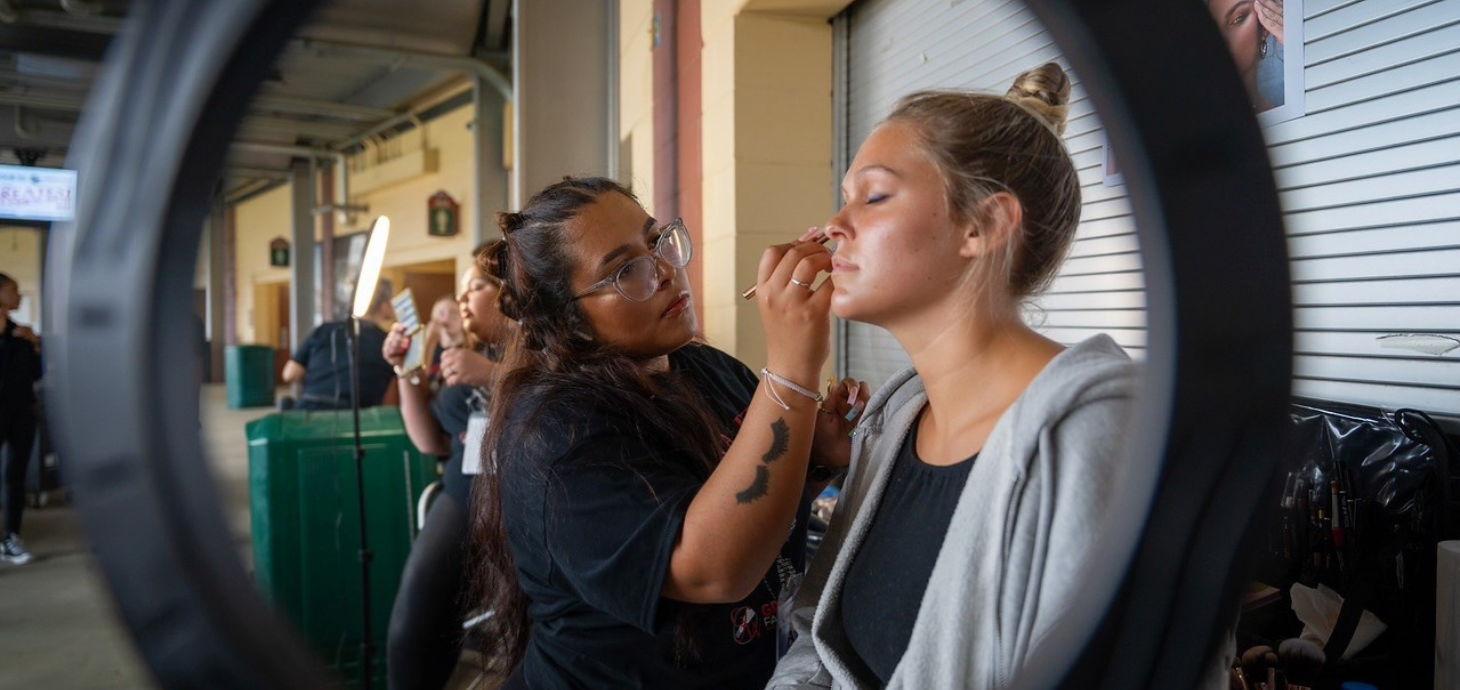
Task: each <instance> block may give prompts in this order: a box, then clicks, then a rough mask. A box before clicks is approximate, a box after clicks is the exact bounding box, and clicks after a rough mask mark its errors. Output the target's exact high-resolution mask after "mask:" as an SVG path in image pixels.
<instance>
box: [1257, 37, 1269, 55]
mask: <svg viewBox="0 0 1460 690" xmlns="http://www.w3.org/2000/svg"><path fill="white" fill-rule="evenodd" d="M1257 59H1259V60H1266V59H1267V37H1266V36H1263V37H1262V47H1261V48H1258V49H1257Z"/></svg>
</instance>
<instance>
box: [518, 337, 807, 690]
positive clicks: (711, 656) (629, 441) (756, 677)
mask: <svg viewBox="0 0 1460 690" xmlns="http://www.w3.org/2000/svg"><path fill="white" fill-rule="evenodd" d="M670 366H671V368H672V369H673V370H674V371H677V372H680V373H682V374H684V375H685V376H686V378H687V380H688V381H689V383H690V385H692V386H694V387H695V388H697V389H698V390H699V391H700V392H701V393H702V394H703V396H704V398H705V400H706V401H707V402H708V403H709V405H710V407H711V409H712V410H713V411H715V412H716V413H717V415H718V416H719V417H720V418H721V419H723V420H724V424H725V428H724V429H723V431H724V434H725V436H726V438H727V439H728V438H731V437H733V436H734V434H735V432H736V431H737V430H738V427H739V422H740V418H741V415H742V414H743V413H744V411H745V409H746V408H747V407H749V405H750V401H751V396H752V395H753V394H754V392H755V389H756V386H757V380H756V378H755V375H754V374H752V373H751V372H750V370H749V369H746V368H745V365H743V364H741V363H740V362H738V361H736V360H734V359H733V358H731V357H730V356H729V355H726V354H725V353H723V352H720V351H718V350H715V349H713V348H710V347H707V346H699V345H691V346H688V347H684V348H681V349H680V350H679V351H678V352H675V353H674V354H672V355H671V356H670ZM524 411H533V412H532V413H527V412H524ZM626 417H627V415H624V414H622V413H621V412H620V411H615V410H587V409H582V408H580V407H575V406H574V405H573V404H572V401H563V400H553V401H548V400H528V401H524V402H523V403H522V404H519V405H517V406H515V408H514V412H513V413H512V414H511V415H509V419H508V420H505V421H504V420H499V421H500V422H501V423H506V424H508V425H509V428H508V429H507V430H506V431H505V433H504V437H503V439H502V442H501V443H500V445H499V446H498V455H499V458H500V461H499V465H498V466H499V471H498V478H499V480H500V481H501V482H502V508H503V513H504V517H505V521H506V524H507V526H508V532H509V538H510V541H511V545H512V552H513V556H514V559H515V563H516V568H517V576H518V579H519V582H520V584H521V586H522V589H523V591H524V592H525V593H526V594H527V596H528V597H529V598H530V599H531V604H530V605H529V608H528V615H529V617H530V618H531V620H532V626H533V628H532V634H531V638H530V640H529V643H528V650H527V654H526V657H525V659H524V661H523V666H522V669H521V672H522V675H523V677H524V678H525V680H526V681H527V685H528V686H529V687H531V688H533V689H534V690H559V689H567V688H575V689H576V688H583V689H591V690H604V689H609V688H674V689H676V690H679V689H692V688H755V689H757V690H759V688H762V687H764V685H765V683H766V681H767V680H769V678H770V674H771V671H772V670H773V669H774V668H775V662H776V624H777V613H778V608H779V604H778V601H777V596H778V594H779V593H780V589H781V587H782V577H783V571H785V570H796V569H797V566H798V565H799V564H795V563H793V562H792V560H791V559H790V558H789V557H788V556H787V555H783V556H782V558H781V559H778V561H777V564H776V565H773V566H772V567H771V569H770V570H769V571H768V572H767V573H766V577H765V578H764V580H763V582H762V584H761V585H760V586H759V587H757V588H756V590H755V592H754V593H752V594H751V595H750V596H749V597H747V598H746V599H744V600H742V601H739V602H736V603H733V604H726V605H697V606H691V605H686V604H681V603H679V602H675V601H672V600H669V599H665V598H662V597H661V596H660V590H661V588H662V587H663V584H664V579H665V577H666V576H667V574H668V571H669V561H670V557H671V555H672V553H673V550H674V544H675V542H676V540H677V539H678V537H679V533H680V529H681V528H682V527H683V523H684V516H685V512H686V510H687V509H688V507H689V504H690V502H691V501H692V500H693V499H694V497H695V494H696V492H698V491H699V489H700V487H701V486H703V483H704V482H703V479H702V478H700V477H698V476H696V474H695V473H693V472H692V471H690V470H689V469H676V468H674V467H670V468H666V467H663V466H654V465H651V464H649V463H648V462H647V460H648V459H650V458H660V459H663V458H665V457H668V454H669V453H672V452H673V451H671V450H670V449H667V448H664V447H663V444H655V443H653V442H649V441H646V440H643V439H641V438H638V437H637V435H636V433H635V426H634V421H633V420H632V419H627V418H626ZM523 418H526V419H531V420H533V423H534V424H535V425H536V426H535V427H534V430H535V431H537V432H540V433H539V434H537V435H536V437H537V438H538V439H539V440H540V441H541V443H540V444H525V443H521V442H519V441H518V440H517V439H519V438H520V437H521V434H520V433H518V432H517V430H515V429H513V428H512V426H511V425H512V424H513V423H514V422H513V420H515V419H523ZM800 522H802V523H803V524H804V520H803V521H800ZM793 532H794V533H795V534H800V535H802V538H800V539H798V538H797V537H795V536H793V537H792V539H791V542H792V543H799V542H804V529H797V530H793ZM783 554H788V551H787V550H783ZM785 574H786V575H790V574H791V573H785ZM686 606H689V607H690V608H689V611H690V613H689V614H687V615H691V616H693V618H692V619H691V620H692V621H693V622H692V623H689V624H688V627H690V628H691V630H690V637H691V639H693V640H694V641H695V642H696V643H697V645H698V647H699V651H700V654H699V656H698V658H697V659H692V660H687V661H681V662H676V658H677V655H676V633H677V631H678V630H677V624H676V622H677V619H678V618H679V613H680V611H681V610H682V609H683V607H686Z"/></svg>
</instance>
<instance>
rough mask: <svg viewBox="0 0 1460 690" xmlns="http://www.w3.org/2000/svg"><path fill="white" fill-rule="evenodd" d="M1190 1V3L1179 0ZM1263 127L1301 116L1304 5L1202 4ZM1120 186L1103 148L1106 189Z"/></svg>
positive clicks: (1237, 0)
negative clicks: (1233, 64)
mask: <svg viewBox="0 0 1460 690" xmlns="http://www.w3.org/2000/svg"><path fill="white" fill-rule="evenodd" d="M1184 1H1187V2H1190V1H1191V0H1184ZM1201 1H1202V3H1203V4H1204V5H1205V6H1206V10H1207V13H1208V14H1209V15H1211V18H1212V21H1213V22H1214V23H1216V25H1217V29H1218V30H1219V31H1221V34H1222V39H1223V40H1224V41H1225V42H1226V44H1227V50H1228V51H1229V52H1230V53H1231V54H1232V61H1233V62H1234V63H1235V64H1236V67H1237V74H1238V76H1240V77H1241V79H1242V85H1243V86H1244V87H1246V90H1247V98H1248V99H1249V100H1251V101H1252V111H1253V112H1254V113H1255V114H1256V115H1257V122H1258V124H1259V125H1261V126H1262V127H1270V126H1272V125H1275V124H1277V123H1279V122H1286V121H1288V120H1292V119H1294V118H1298V117H1302V115H1303V109H1304V104H1303V94H1304V91H1303V87H1304V85H1303V0H1201ZM1121 184H1125V180H1124V177H1123V176H1122V175H1121V173H1120V168H1119V166H1118V165H1117V164H1116V161H1115V159H1114V156H1113V154H1112V153H1111V147H1110V145H1109V144H1106V146H1105V186H1107V187H1114V186H1117V185H1121Z"/></svg>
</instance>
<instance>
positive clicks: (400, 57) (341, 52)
mask: <svg viewBox="0 0 1460 690" xmlns="http://www.w3.org/2000/svg"><path fill="white" fill-rule="evenodd" d="M509 4H510V3H508V2H507V1H506V0H493V1H492V2H489V3H488V5H487V10H486V12H485V14H486V15H487V17H486V20H487V29H488V32H489V33H488V34H487V38H488V40H489V41H491V40H492V34H491V33H490V32H491V31H495V32H496V34H497V36H496V40H495V42H494V43H489V44H488V45H489V49H490V50H496V49H497V48H498V47H500V45H501V38H502V34H503V33H505V31H506V25H507V11H508V10H509V9H510V8H509V7H508V5H509ZM22 25H24V26H23V27H22ZM121 25H122V23H121V20H120V19H113V18H110V17H79V16H75V15H70V14H66V13H64V12H46V11H39V10H32V11H25V12H21V14H20V22H18V23H17V24H16V25H13V26H11V27H8V28H10V29H12V33H16V34H21V33H24V34H32V33H37V32H42V31H53V32H57V35H64V36H70V37H72V38H75V37H79V36H85V35H88V34H89V35H91V36H96V37H101V36H105V37H107V38H106V39H95V42H94V43H87V44H86V47H87V48H89V49H90V50H91V51H92V52H94V53H95V57H94V58H90V59H91V60H92V61H98V60H100V59H101V55H102V52H103V51H105V49H106V44H107V42H108V40H109V39H110V37H111V36H112V35H114V34H116V32H117V30H118V29H119V28H120V27H121ZM77 40H81V39H77ZM36 42H37V43H39V41H36ZM0 45H3V35H0ZM287 53H303V54H305V55H320V56H334V57H354V58H359V59H364V60H371V61H374V62H379V63H382V64H394V65H411V66H415V67H421V68H424V69H434V70H439V71H443V72H465V73H468V74H476V75H479V76H481V78H482V79H484V80H486V82H487V83H488V84H491V85H492V87H493V88H495V89H497V91H498V92H500V93H501V94H502V95H503V96H505V97H507V98H509V99H510V98H512V80H511V78H509V77H508V76H506V75H504V74H503V73H502V72H501V70H499V69H497V68H496V67H493V66H492V65H490V64H488V63H486V62H483V61H482V60H479V59H477V58H471V57H459V56H453V55H436V54H432V53H415V52H410V51H403V50H393V49H388V48H375V47H371V46H359V45H352V44H347V43H335V42H332V41H319V40H314V39H305V38H296V39H294V40H292V41H289V43H288V48H286V54H287Z"/></svg>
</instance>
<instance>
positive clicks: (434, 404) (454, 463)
mask: <svg viewBox="0 0 1460 690" xmlns="http://www.w3.org/2000/svg"><path fill="white" fill-rule="evenodd" d="M474 409H479V410H482V411H483V412H485V411H486V409H487V396H486V394H484V393H483V392H481V391H480V390H479V389H477V388H473V387H472V386H467V385H457V386H443V387H442V388H441V391H440V392H439V393H437V394H436V398H435V399H434V400H432V401H431V412H432V413H433V414H434V415H435V416H436V421H437V422H438V423H439V424H440V425H441V430H442V431H443V432H445V433H446V435H447V436H449V437H451V455H449V456H447V459H446V470H445V473H444V474H443V475H442V476H441V484H442V489H443V490H444V491H445V492H446V494H447V495H449V496H451V497H452V498H455V499H456V500H457V501H460V502H461V505H462V506H463V507H465V506H468V505H471V504H470V503H468V499H469V498H470V494H471V477H469V476H467V475H465V474H462V473H461V464H462V459H463V458H464V457H465V456H466V425H467V421H468V420H469V419H470V418H471V413H472V410H474ZM474 452H481V449H480V448H477V449H475V451H474Z"/></svg>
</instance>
